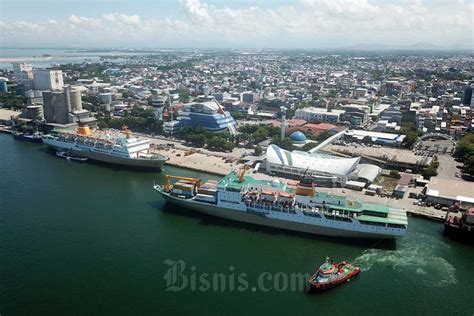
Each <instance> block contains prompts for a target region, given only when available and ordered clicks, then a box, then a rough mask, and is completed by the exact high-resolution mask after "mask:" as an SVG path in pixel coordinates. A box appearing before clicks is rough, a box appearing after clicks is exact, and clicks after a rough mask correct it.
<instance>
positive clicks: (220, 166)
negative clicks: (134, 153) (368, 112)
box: [2, 130, 445, 223]
mask: <svg viewBox="0 0 474 316" xmlns="http://www.w3.org/2000/svg"><path fill="white" fill-rule="evenodd" d="M2 132H5V133H7V131H3V130H2ZM10 135H11V134H10ZM158 151H159V152H160V153H161V154H163V155H166V156H167V157H168V160H167V161H166V162H165V164H164V165H165V166H171V167H174V168H181V169H185V170H191V171H195V172H202V173H207V174H210V175H214V176H219V177H224V176H226V175H227V174H228V173H229V172H230V171H232V170H236V169H238V168H239V164H237V163H235V165H234V164H232V163H228V162H224V161H222V158H220V157H216V156H211V155H205V154H201V153H192V154H190V155H187V156H186V155H185V154H184V151H182V150H179V149H174V151H175V152H174V153H173V154H171V152H169V151H171V150H158ZM167 152H168V153H167ZM177 152H180V153H181V155H180V156H177V155H176V153H177ZM170 154H171V155H170ZM212 160H214V161H212ZM213 162H214V163H213ZM212 163H213V164H212ZM211 164H212V165H211ZM162 171H163V170H162ZM334 194H337V192H335V193H334ZM380 204H383V203H380ZM405 211H406V212H407V214H408V216H413V217H421V218H425V219H427V220H431V221H436V222H439V223H442V222H444V219H445V214H444V212H443V213H441V212H442V211H439V210H425V209H406V210H405Z"/></svg>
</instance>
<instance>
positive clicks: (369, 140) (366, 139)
mask: <svg viewBox="0 0 474 316" xmlns="http://www.w3.org/2000/svg"><path fill="white" fill-rule="evenodd" d="M362 143H363V144H370V143H372V137H370V136H365V137H364V138H362Z"/></svg>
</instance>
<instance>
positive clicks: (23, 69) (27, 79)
mask: <svg viewBox="0 0 474 316" xmlns="http://www.w3.org/2000/svg"><path fill="white" fill-rule="evenodd" d="M13 72H14V74H15V81H16V83H18V84H19V85H23V86H24V87H25V89H31V88H32V87H33V67H32V66H31V65H30V64H26V63H13Z"/></svg>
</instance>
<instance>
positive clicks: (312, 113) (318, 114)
mask: <svg viewBox="0 0 474 316" xmlns="http://www.w3.org/2000/svg"><path fill="white" fill-rule="evenodd" d="M344 112H345V110H327V109H325V108H315V107H309V108H302V109H298V110H296V113H295V118H297V119H300V120H305V121H308V122H312V121H318V122H331V123H336V122H339V119H340V116H341V115H342V114H343V113H344Z"/></svg>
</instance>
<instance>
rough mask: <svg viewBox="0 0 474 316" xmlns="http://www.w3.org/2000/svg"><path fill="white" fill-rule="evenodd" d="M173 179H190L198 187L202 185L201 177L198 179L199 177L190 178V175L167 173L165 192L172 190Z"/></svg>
mask: <svg viewBox="0 0 474 316" xmlns="http://www.w3.org/2000/svg"><path fill="white" fill-rule="evenodd" d="M171 179H176V180H184V181H189V182H192V183H193V184H194V185H195V186H197V187H200V186H201V179H198V178H188V177H180V176H170V175H166V176H165V192H170V190H171V183H170V182H171V181H170V180H171Z"/></svg>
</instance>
